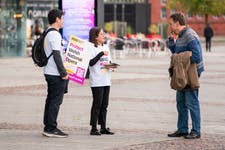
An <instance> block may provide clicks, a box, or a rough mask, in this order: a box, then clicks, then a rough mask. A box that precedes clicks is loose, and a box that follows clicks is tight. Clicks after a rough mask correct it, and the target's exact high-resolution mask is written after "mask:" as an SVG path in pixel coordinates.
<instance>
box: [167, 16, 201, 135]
mask: <svg viewBox="0 0 225 150" xmlns="http://www.w3.org/2000/svg"><path fill="white" fill-rule="evenodd" d="M169 30H170V32H169V33H171V35H170V37H169V43H168V44H169V49H170V51H171V52H172V53H181V52H185V51H191V52H192V56H191V57H190V62H191V63H196V64H197V72H198V76H199V77H200V75H201V73H202V72H203V71H204V66H203V59H202V49H201V41H200V38H199V36H198V35H197V34H196V32H195V31H194V30H193V29H191V28H190V27H187V26H186V22H185V19H184V16H183V14H181V13H175V14H172V15H171V16H170V18H169ZM174 34H176V35H178V36H177V39H176V41H175V40H174ZM198 91H199V90H198V89H192V88H191V87H188V86H187V87H185V88H184V89H183V90H177V93H176V102H177V112H178V121H177V131H175V132H174V133H171V134H168V136H169V137H185V138H186V139H196V138H200V137H201V120H200V118H201V117H200V106H199V105H200V104H199V98H198ZM189 112H190V115H191V120H192V129H191V132H190V133H189V131H188V113H189Z"/></svg>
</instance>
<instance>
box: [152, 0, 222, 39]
mask: <svg viewBox="0 0 225 150" xmlns="http://www.w3.org/2000/svg"><path fill="white" fill-rule="evenodd" d="M167 2H168V0H149V3H150V4H151V26H157V27H158V29H159V31H158V32H159V33H160V34H161V35H165V37H166V35H167V33H166V32H167V25H166V24H167V20H168V18H169V16H170V15H171V14H173V13H175V10H170V9H168V8H167ZM186 17H187V24H188V25H189V26H191V27H192V28H193V29H194V30H195V31H196V32H197V33H198V34H199V35H201V36H203V30H204V27H205V18H204V16H200V15H195V16H192V15H190V14H186ZM209 22H210V25H211V27H212V28H213V30H214V33H215V35H217V36H225V30H224V29H225V15H221V16H209Z"/></svg>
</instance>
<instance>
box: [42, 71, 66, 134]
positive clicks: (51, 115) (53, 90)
mask: <svg viewBox="0 0 225 150" xmlns="http://www.w3.org/2000/svg"><path fill="white" fill-rule="evenodd" d="M45 80H46V82H47V86H48V94H47V98H46V101H45V110H44V125H45V127H44V131H51V130H54V129H55V128H56V127H57V117H58V113H59V108H60V105H61V104H62V101H63V95H64V92H65V90H66V86H67V83H68V81H67V80H63V79H62V78H61V77H60V76H52V75H45Z"/></svg>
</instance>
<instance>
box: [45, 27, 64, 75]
mask: <svg viewBox="0 0 225 150" xmlns="http://www.w3.org/2000/svg"><path fill="white" fill-rule="evenodd" d="M44 49H45V53H46V56H47V57H48V56H49V55H50V54H51V53H52V50H58V51H60V54H61V58H63V47H62V36H61V34H60V33H59V32H58V31H54V30H53V31H50V32H48V34H47V35H46V37H45V41H44ZM44 74H48V75H56V76H60V74H59V71H58V69H57V66H56V64H55V61H54V59H53V55H52V56H51V57H50V58H49V59H48V63H47V65H46V66H45V67H44Z"/></svg>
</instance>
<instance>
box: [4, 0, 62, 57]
mask: <svg viewBox="0 0 225 150" xmlns="http://www.w3.org/2000/svg"><path fill="white" fill-rule="evenodd" d="M52 8H58V0H0V12H1V15H0V57H24V56H26V55H27V53H26V52H27V51H26V50H27V48H29V47H31V45H32V40H34V38H35V36H38V34H40V33H41V32H42V31H43V30H44V29H45V28H46V27H47V25H48V21H47V13H48V11H49V10H50V9H52ZM36 29H39V32H40V33H38V32H35V30H36Z"/></svg>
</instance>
